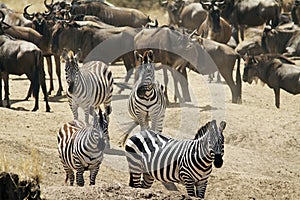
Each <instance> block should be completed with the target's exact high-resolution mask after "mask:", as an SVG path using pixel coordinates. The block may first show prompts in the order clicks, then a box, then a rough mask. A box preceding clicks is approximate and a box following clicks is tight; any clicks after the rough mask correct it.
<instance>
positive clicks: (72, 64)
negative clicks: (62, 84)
mask: <svg viewBox="0 0 300 200" xmlns="http://www.w3.org/2000/svg"><path fill="white" fill-rule="evenodd" d="M61 56H62V59H63V60H64V61H65V62H66V65H65V73H66V80H67V83H68V86H69V87H68V91H69V92H70V93H72V91H73V89H74V84H75V82H76V80H77V78H78V77H77V73H78V71H79V67H78V57H79V56H80V50H79V51H78V52H77V53H76V54H75V55H74V53H73V51H68V50H66V49H64V50H63V52H62V55H61Z"/></svg>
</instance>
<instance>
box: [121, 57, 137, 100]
mask: <svg viewBox="0 0 300 200" xmlns="http://www.w3.org/2000/svg"><path fill="white" fill-rule="evenodd" d="M122 60H123V63H124V66H125V68H126V72H127V73H126V76H125V83H126V84H127V83H128V81H129V79H130V77H131V75H132V74H133V70H134V66H133V65H132V64H133V63H134V57H133V52H129V53H127V54H125V55H124V56H122ZM124 89H125V88H124V87H123V88H120V90H119V91H118V94H121V92H123V91H124Z"/></svg>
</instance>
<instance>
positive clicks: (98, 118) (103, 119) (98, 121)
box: [93, 110, 109, 148]
mask: <svg viewBox="0 0 300 200" xmlns="http://www.w3.org/2000/svg"><path fill="white" fill-rule="evenodd" d="M93 127H94V128H95V129H96V130H98V131H100V133H102V136H101V137H103V139H104V140H105V144H101V145H102V146H103V148H105V146H106V145H107V144H109V135H108V116H107V114H106V113H105V112H102V111H101V110H99V113H98V114H97V113H94V122H93Z"/></svg>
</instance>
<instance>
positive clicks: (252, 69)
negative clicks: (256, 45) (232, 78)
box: [243, 56, 259, 84]
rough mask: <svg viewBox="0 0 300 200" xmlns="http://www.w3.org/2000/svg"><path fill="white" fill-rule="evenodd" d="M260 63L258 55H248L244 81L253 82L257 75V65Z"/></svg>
mask: <svg viewBox="0 0 300 200" xmlns="http://www.w3.org/2000/svg"><path fill="white" fill-rule="evenodd" d="M258 65H259V60H258V57H257V56H248V57H246V58H245V67H244V74H243V81H244V82H248V83H249V84H251V83H252V81H253V80H255V79H256V77H257V67H258Z"/></svg>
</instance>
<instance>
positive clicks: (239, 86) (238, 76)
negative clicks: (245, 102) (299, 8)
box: [235, 58, 242, 104]
mask: <svg viewBox="0 0 300 200" xmlns="http://www.w3.org/2000/svg"><path fill="white" fill-rule="evenodd" d="M237 61H238V63H237V68H236V78H235V79H236V80H235V81H236V89H237V103H239V104H241V103H242V78H241V71H240V65H241V58H238V59H237Z"/></svg>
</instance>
